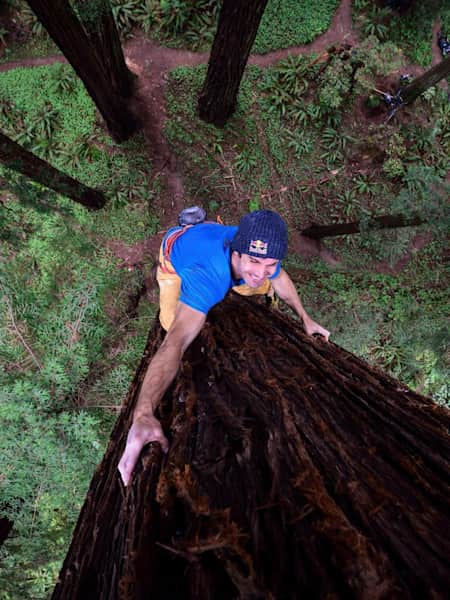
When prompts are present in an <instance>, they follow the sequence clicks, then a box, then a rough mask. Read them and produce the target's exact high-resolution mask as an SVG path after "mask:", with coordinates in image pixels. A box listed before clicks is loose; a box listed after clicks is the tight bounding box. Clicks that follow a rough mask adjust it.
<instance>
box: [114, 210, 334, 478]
mask: <svg viewBox="0 0 450 600" xmlns="http://www.w3.org/2000/svg"><path fill="white" fill-rule="evenodd" d="M187 210H188V211H192V209H187ZM184 213H185V214H183V213H182V214H181V224H182V225H183V226H180V227H175V228H173V229H170V230H169V232H168V233H167V235H166V236H165V238H164V240H163V243H162V245H161V250H160V256H159V267H158V272H157V280H158V283H159V287H160V322H161V325H162V327H163V328H164V329H165V330H166V331H167V335H166V337H165V340H164V342H163V343H162V345H161V347H160V349H159V350H158V352H157V353H156V354H155V356H154V358H153V360H152V361H151V363H150V366H149V368H148V371H147V373H146V376H145V379H144V382H143V384H142V389H141V393H140V396H139V400H138V403H137V406H136V410H135V412H134V419H133V426H132V427H131V429H130V433H129V436H128V441H127V446H126V449H125V452H124V455H123V457H122V459H121V461H120V464H119V471H120V473H121V476H122V479H123V481H124V483H125V485H128V483H129V481H130V477H131V474H132V472H133V469H134V466H135V464H136V461H137V459H138V457H139V454H140V452H141V450H142V448H143V447H144V446H145V445H146V444H148V443H149V442H155V441H157V442H160V444H161V446H162V448H163V450H167V449H168V442H167V439H166V438H165V436H164V433H163V431H162V428H161V425H160V423H159V421H158V419H157V418H156V417H155V416H154V413H155V410H156V408H157V406H158V404H159V402H160V400H161V398H162V396H163V395H164V393H165V391H166V390H167V388H168V387H169V385H170V384H171V382H172V381H173V379H174V377H175V376H176V374H177V371H178V369H179V366H180V361H181V359H182V356H183V354H184V352H185V350H186V349H187V348H188V346H189V345H190V343H191V342H192V341H193V340H194V339H195V338H196V337H197V335H198V333H199V332H200V330H201V329H202V327H203V325H204V323H205V321H206V315H207V314H208V312H209V310H210V309H211V308H212V307H213V306H214V305H215V304H217V303H218V302H220V301H221V300H222V299H223V298H224V297H225V295H226V294H227V292H228V290H229V289H231V288H232V289H233V290H235V291H236V292H238V293H240V294H241V295H244V296H251V295H255V294H256V295H258V294H268V295H273V293H275V294H277V295H278V296H279V297H280V298H281V299H282V300H283V301H284V302H286V303H287V304H288V305H289V306H290V307H291V308H292V309H293V310H294V311H295V312H296V313H297V315H298V316H299V317H300V318H301V319H302V321H303V326H304V329H305V331H306V333H307V334H309V335H313V334H316V333H317V334H320V335H323V336H324V337H325V339H327V340H328V337H329V335H330V333H329V331H327V330H326V329H325V328H324V327H321V326H320V325H319V324H318V323H316V322H315V321H313V320H312V319H311V317H309V315H308V314H307V312H306V311H305V309H304V308H303V305H302V303H301V301H300V298H299V297H298V294H297V290H296V289H295V286H294V284H293V283H292V281H291V279H290V277H289V276H288V274H287V273H286V272H285V271H284V269H282V268H281V264H280V261H281V260H282V259H283V258H284V257H285V255H286V252H287V228H286V224H285V222H284V221H283V219H282V218H281V217H280V216H279V215H278V214H277V213H275V212H273V211H270V210H261V211H256V212H253V213H250V214H248V215H245V216H244V217H243V218H242V219H241V221H240V224H239V227H235V226H224V225H219V224H217V223H196V224H195V225H193V224H192V223H193V222H195V221H196V220H200V221H201V220H202V219H203V218H204V215H203V214H200V216H199V219H197V218H196V214H195V212H194V213H192V212H188V213H187V218H186V212H185V211H184ZM188 220H189V221H190V224H187V225H186V224H185V223H187V221H188Z"/></svg>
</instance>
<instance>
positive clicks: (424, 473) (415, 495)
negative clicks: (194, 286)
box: [52, 295, 450, 600]
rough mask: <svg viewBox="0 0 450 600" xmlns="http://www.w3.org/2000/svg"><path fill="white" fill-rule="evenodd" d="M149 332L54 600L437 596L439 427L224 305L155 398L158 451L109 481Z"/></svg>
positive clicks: (439, 418)
mask: <svg viewBox="0 0 450 600" xmlns="http://www.w3.org/2000/svg"><path fill="white" fill-rule="evenodd" d="M162 339H163V333H162V331H161V329H160V327H159V326H157V325H155V327H154V328H153V330H152V331H151V332H150V334H149V338H148V344H147V348H146V350H145V354H144V357H143V360H142V362H141V365H140V367H139V369H138V371H137V373H136V376H135V379H134V382H133V384H132V386H131V389H130V392H129V396H128V400H127V402H126V404H125V406H124V409H123V412H122V414H121V415H120V417H119V418H118V421H117V424H116V427H115V429H114V431H113V434H112V436H111V442H110V444H109V447H108V449H107V452H106V454H105V458H104V459H103V462H102V463H101V464H100V466H99V467H98V469H97V471H96V473H95V475H94V477H93V480H92V484H91V487H90V489H89V492H88V496H87V499H86V502H85V504H84V507H83V509H82V512H81V515H80V518H79V521H78V524H77V526H76V529H75V533H74V537H73V541H72V544H71V547H70V550H69V553H68V555H67V558H66V560H65V562H64V565H63V568H62V571H61V574H60V579H59V582H58V584H57V586H56V588H55V591H54V594H53V597H52V598H53V600H60V599H61V600H62V599H64V600H71V599H80V600H81V599H83V600H86V599H94V598H95V600H103V599H106V598H108V599H109V600H112V599H116V598H117V599H125V598H126V599H149V598H152V599H158V598H183V599H184V598H187V599H192V600H194V599H195V600H198V599H202V600H203V599H214V600H216V599H219V600H220V599H224V600H230V599H232V598H245V599H250V598H252V599H257V598H261V599H264V598H276V599H284V598H286V599H287V598H289V600H296V599H300V598H308V599H310V598H342V599H345V600H347V599H348V598H360V599H367V598H370V599H371V600H372V599H377V598H380V599H381V598H402V599H405V598H418V599H419V598H420V599H421V600H422V599H424V598H433V599H436V598H445V597H446V595H447V592H448V589H449V586H450V572H449V566H448V556H449V555H450V539H449V536H448V534H447V532H448V531H449V530H450V510H449V509H450V493H449V492H450V480H449V467H450V458H449V457H450V452H449V450H450V441H449V434H448V431H449V426H450V413H449V411H447V410H445V409H443V408H441V407H439V406H437V405H435V404H434V403H433V402H432V401H431V400H429V399H427V398H425V397H422V396H420V395H418V394H416V393H414V392H413V391H411V390H409V389H408V388H406V387H405V386H403V385H401V384H400V383H399V382H398V381H396V380H394V379H392V378H390V377H388V376H386V375H385V374H383V373H381V372H380V371H378V370H376V369H374V368H371V367H369V366H368V365H367V364H366V363H364V362H363V361H361V360H360V359H358V358H357V357H355V356H353V355H352V354H350V353H348V352H346V351H345V350H343V349H341V348H339V347H338V346H336V345H335V344H333V343H331V342H329V343H326V342H325V341H323V340H321V339H313V338H308V337H306V336H305V335H304V333H303V332H302V330H301V327H300V325H299V323H298V322H297V321H294V320H292V319H290V318H288V317H287V316H284V315H283V314H281V313H278V312H275V311H269V310H268V309H267V308H266V307H264V306H262V305H260V304H258V303H255V302H254V301H252V300H250V299H247V298H236V297H234V296H233V295H231V297H230V298H228V299H226V300H225V301H224V302H222V303H221V304H220V305H218V306H217V307H215V308H214V309H213V310H212V311H211V313H210V315H209V316H208V321H207V324H206V326H205V327H204V329H203V330H202V332H201V333H200V335H199V336H198V338H197V339H196V340H195V341H194V343H193V344H192V345H191V347H190V348H189V349H188V350H187V352H186V353H185V356H184V358H183V361H182V366H181V369H180V372H179V374H178V376H177V378H176V380H175V382H174V384H173V385H172V386H171V388H170V389H169V390H168V391H167V393H166V394H165V396H164V398H163V402H162V404H161V413H160V417H161V420H162V423H163V426H164V429H165V431H166V433H167V434H168V435H169V437H170V442H171V446H170V450H169V453H168V455H167V456H166V457H164V458H163V457H162V456H161V452H160V448H159V446H158V445H155V446H154V447H150V448H149V449H148V450H146V451H144V453H143V456H142V458H141V460H140V461H139V464H138V467H137V471H136V473H135V475H134V479H133V482H132V485H131V486H130V487H129V488H127V489H124V488H123V487H122V485H121V483H120V481H119V475H118V473H117V471H116V468H117V464H118V461H119V458H120V456H121V454H122V451H123V449H124V445H125V440H126V435H127V431H128V428H129V426H130V424H131V417H132V411H133V408H134V405H135V402H136V399H137V395H138V391H139V386H140V384H141V382H142V379H143V377H144V374H145V370H146V368H147V365H148V363H149V361H150V359H151V356H152V355H153V354H154V352H155V351H156V350H157V348H158V347H159V345H160V343H161V341H162Z"/></svg>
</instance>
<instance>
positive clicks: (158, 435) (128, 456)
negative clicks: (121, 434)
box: [117, 430, 169, 486]
mask: <svg viewBox="0 0 450 600" xmlns="http://www.w3.org/2000/svg"><path fill="white" fill-rule="evenodd" d="M152 433H153V435H151V436H148V438H147V439H145V438H141V439H139V438H136V437H133V436H131V438H130V439H128V441H127V445H126V447H125V451H124V453H123V455H122V458H121V459H120V462H119V465H118V467H117V468H118V469H119V473H120V476H121V477H122V481H123V483H124V485H125V486H127V485H128V484H129V482H130V479H131V475H132V474H133V471H134V468H135V466H136V463H137V461H138V458H139V455H140V453H141V451H142V448H143V447H144V446H146V445H147V444H149V443H151V442H158V443H159V444H161V449H162V451H163V452H164V453H166V452H167V451H168V450H169V442H168V441H167V438H166V437H165V435H164V434H163V433H162V431H161V430H159V431H158V430H156V431H154V432H152Z"/></svg>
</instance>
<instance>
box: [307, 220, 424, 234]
mask: <svg viewBox="0 0 450 600" xmlns="http://www.w3.org/2000/svg"><path fill="white" fill-rule="evenodd" d="M424 222H425V220H424V219H423V217H420V216H419V215H411V216H409V217H407V216H405V215H400V214H399V215H383V216H381V217H373V218H372V219H371V220H370V221H369V222H368V223H364V224H363V223H361V221H352V222H351V223H336V224H334V225H311V226H310V227H307V228H306V229H303V231H301V234H302V235H305V236H307V237H309V238H313V239H315V240H320V239H322V238H326V237H336V236H338V235H349V234H352V233H364V232H366V231H374V230H378V229H396V228H397V227H416V226H417V225H423V223H424Z"/></svg>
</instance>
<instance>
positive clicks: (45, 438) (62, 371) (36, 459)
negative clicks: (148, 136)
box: [0, 65, 158, 600]
mask: <svg viewBox="0 0 450 600" xmlns="http://www.w3.org/2000/svg"><path fill="white" fill-rule="evenodd" d="M61 82H62V84H61V85H59V83H61ZM68 82H69V83H70V86H68V85H67V83H68ZM72 84H74V87H72ZM0 98H1V102H2V107H3V109H2V110H1V111H0V122H1V126H2V128H3V127H4V126H5V129H7V132H8V134H9V135H10V136H11V137H15V138H16V139H18V137H19V136H20V135H23V134H24V133H26V131H27V130H29V131H28V133H29V139H28V140H24V143H25V145H27V146H28V147H31V148H33V146H34V145H35V144H36V143H37V142H36V140H38V139H39V138H43V139H45V140H46V141H48V142H50V143H51V144H52V145H53V144H54V145H55V147H57V148H58V147H59V148H61V152H60V153H59V154H58V155H55V156H54V157H53V160H52V162H53V163H54V164H55V166H57V167H58V168H60V169H61V170H65V171H66V172H69V173H70V174H71V175H73V176H74V177H76V178H78V179H80V180H82V181H84V182H86V183H87V184H88V185H92V186H95V187H99V188H103V189H105V190H109V196H110V198H111V202H110V204H109V206H107V208H105V209H103V210H102V211H97V212H88V211H87V210H86V209H84V208H83V207H81V206H80V205H78V204H76V203H74V202H72V201H71V200H69V199H67V198H63V197H61V196H58V195H57V194H55V193H54V192H52V191H49V190H46V189H44V188H43V187H42V186H40V185H38V184H36V183H35V182H31V181H29V180H27V179H26V178H24V177H22V176H21V175H18V174H17V173H15V172H13V171H9V170H8V169H6V168H4V167H0V194H1V198H2V211H0V416H1V420H2V424H4V426H5V427H6V429H7V433H6V435H5V436H2V440H1V442H0V446H1V448H0V451H1V452H2V456H3V457H4V458H5V462H4V464H5V465H6V470H4V471H3V472H2V479H1V481H0V506H1V509H2V510H1V516H6V517H8V518H9V519H10V520H12V521H13V522H14V529H13V531H12V533H11V534H10V537H9V539H8V540H7V542H6V543H5V545H4V546H3V548H2V566H1V574H0V579H1V580H2V583H3V582H6V584H5V585H2V590H1V592H0V598H2V600H13V599H14V600H15V599H16V598H24V599H30V600H31V599H33V600H35V599H38V598H46V597H48V594H49V592H50V590H51V589H52V587H53V585H54V582H55V578H56V576H57V573H58V571H59V568H60V565H61V560H62V558H63V557H64V554H65V552H66V549H67V545H68V543H69V540H70V535H71V531H72V528H73V525H74V522H75V519H76V517H77V514H78V512H79V509H80V507H81V504H82V501H83V499H84V495H85V491H86V489H87V487H88V483H89V480H90V478H91V475H92V471H93V468H94V466H95V464H96V462H97V461H98V460H99V458H100V456H101V454H102V452H103V449H104V446H105V443H106V440H107V438H108V436H109V431H110V428H111V425H112V416H111V415H112V414H113V412H111V409H112V408H114V407H116V406H118V405H120V403H121V401H122V400H123V398H124V394H125V391H126V388H127V384H128V383H129V381H130V380H131V378H132V374H133V372H134V370H135V369H136V366H137V364H138V362H139V359H140V356H141V355H142V351H143V347H144V344H145V337H146V333H147V330H148V327H149V325H150V320H151V319H152V317H153V314H154V311H153V310H152V311H150V312H148V313H147V315H146V316H142V318H140V319H139V320H136V321H135V322H134V321H133V327H130V326H129V323H128V321H129V319H128V318H127V314H128V310H129V304H130V297H131V298H139V296H140V290H141V288H142V282H143V277H142V274H141V272H140V271H139V270H127V269H120V268H118V259H117V258H115V256H114V255H113V253H112V252H111V250H109V249H108V244H109V240H111V239H114V240H115V241H116V243H122V244H131V243H133V242H136V241H141V240H142V239H144V238H145V237H146V236H148V235H151V234H153V233H155V232H156V230H157V227H158V218H157V216H155V215H153V214H152V212H151V204H150V203H149V201H150V199H151V198H152V196H153V194H154V193H155V191H156V188H150V186H149V184H148V180H149V176H150V174H151V171H150V168H151V165H150V163H149V161H148V159H147V158H146V157H145V155H144V154H143V153H142V146H143V140H142V138H136V139H134V140H132V141H131V142H128V143H127V144H124V145H122V146H121V147H120V148H119V147H118V146H116V144H114V143H113V142H112V140H110V138H109V137H108V136H107V134H106V133H105V132H104V131H103V130H102V129H101V128H100V127H99V126H98V125H97V124H96V113H95V109H94V107H93V105H92V102H91V101H90V99H89V98H88V97H87V94H86V92H85V91H84V90H83V88H82V86H81V84H80V82H79V80H78V79H75V78H73V75H72V71H71V70H70V69H69V68H68V67H66V66H64V67H62V68H61V67H60V66H59V65H55V66H54V67H46V68H35V69H18V70H15V71H10V72H7V73H2V74H1V75H0ZM17 116H18V118H16V117H17ZM36 152H37V153H39V154H40V155H41V156H42V155H43V154H42V150H37V151H36ZM119 192H124V193H125V201H122V202H114V194H116V193H119ZM122 346H123V349H124V355H123V356H122V353H121V349H122ZM111 348H113V349H114V352H112V351H111ZM97 370H98V371H97ZM100 380H101V381H102V382H103V383H102V392H101V396H102V397H101V398H97V395H96V384H97V383H98V382H99V381H100ZM91 390H92V391H91ZM94 407H104V409H103V410H100V409H98V408H94ZM105 409H106V410H105Z"/></svg>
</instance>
